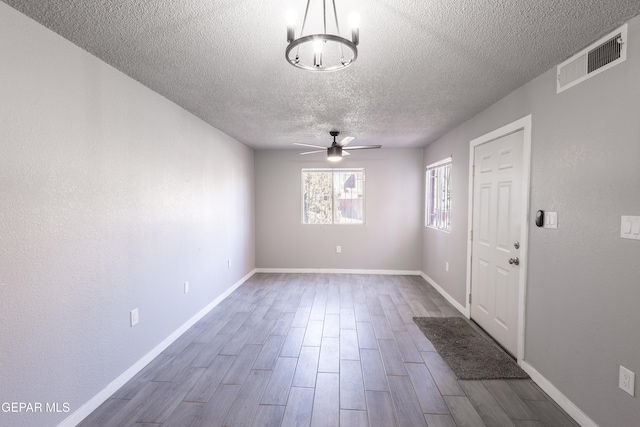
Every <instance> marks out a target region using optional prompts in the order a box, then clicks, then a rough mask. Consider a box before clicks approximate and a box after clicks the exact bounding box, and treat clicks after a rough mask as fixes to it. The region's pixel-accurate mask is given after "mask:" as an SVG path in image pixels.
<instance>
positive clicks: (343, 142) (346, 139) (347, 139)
mask: <svg viewBox="0 0 640 427" xmlns="http://www.w3.org/2000/svg"><path fill="white" fill-rule="evenodd" d="M354 139H356V138H355V137H353V136H345V137H344V138H342V140H340V142H338V145H339V146H341V147H344V146H345V145H347V144H348V143H350V142H351V141H353V140H354Z"/></svg>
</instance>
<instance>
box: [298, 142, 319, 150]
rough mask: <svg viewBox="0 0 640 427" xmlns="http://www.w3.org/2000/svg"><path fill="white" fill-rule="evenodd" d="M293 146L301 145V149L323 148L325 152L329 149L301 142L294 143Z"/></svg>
mask: <svg viewBox="0 0 640 427" xmlns="http://www.w3.org/2000/svg"><path fill="white" fill-rule="evenodd" d="M293 144H294V145H300V146H301V147H311V148H322V149H323V150H326V149H327V147H323V146H322V145H313V144H303V143H301V142H294V143H293Z"/></svg>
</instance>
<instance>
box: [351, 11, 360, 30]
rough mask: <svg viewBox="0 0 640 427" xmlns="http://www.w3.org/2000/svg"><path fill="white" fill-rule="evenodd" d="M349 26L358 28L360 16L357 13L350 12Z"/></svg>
mask: <svg viewBox="0 0 640 427" xmlns="http://www.w3.org/2000/svg"><path fill="white" fill-rule="evenodd" d="M349 26H350V27H351V28H358V27H360V15H359V14H358V13H357V12H351V14H350V15H349Z"/></svg>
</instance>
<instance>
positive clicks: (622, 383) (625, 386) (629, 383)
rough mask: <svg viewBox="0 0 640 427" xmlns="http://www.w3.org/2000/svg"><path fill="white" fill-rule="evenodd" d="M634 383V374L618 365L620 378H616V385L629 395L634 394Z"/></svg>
mask: <svg viewBox="0 0 640 427" xmlns="http://www.w3.org/2000/svg"><path fill="white" fill-rule="evenodd" d="M635 383H636V374H634V373H633V372H631V371H630V370H628V369H627V368H625V367H624V366H620V378H619V380H618V387H620V388H621V389H622V390H624V391H626V392H627V393H629V394H630V395H631V396H635Z"/></svg>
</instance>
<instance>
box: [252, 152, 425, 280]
mask: <svg viewBox="0 0 640 427" xmlns="http://www.w3.org/2000/svg"><path fill="white" fill-rule="evenodd" d="M299 152H300V150H277V151H256V152H255V179H256V185H255V188H256V266H257V267H263V268H312V269H313V268H326V269H371V270H410V271H418V270H420V259H421V256H422V255H421V253H422V251H421V245H422V241H421V239H422V235H421V227H422V224H423V219H422V199H423V196H422V191H423V190H422V189H423V186H424V184H423V181H424V169H423V167H422V149H396V150H390V149H384V148H383V149H380V150H362V151H356V152H353V154H352V155H351V156H349V157H348V158H346V157H345V158H344V159H343V160H342V161H341V162H340V163H337V164H335V167H341V168H348V167H364V168H365V169H366V171H365V173H366V177H365V193H366V195H365V198H366V201H365V203H366V207H365V212H366V213H365V215H366V220H365V221H366V224H365V225H303V224H302V207H301V206H302V202H301V197H302V196H301V185H302V184H301V183H302V178H301V170H302V168H330V167H331V166H332V165H334V164H332V163H330V162H328V161H327V160H326V155H323V154H322V153H319V154H317V155H309V156H301V155H300V154H299ZM337 245H341V246H342V253H341V254H336V250H335V247H336V246H337Z"/></svg>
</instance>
